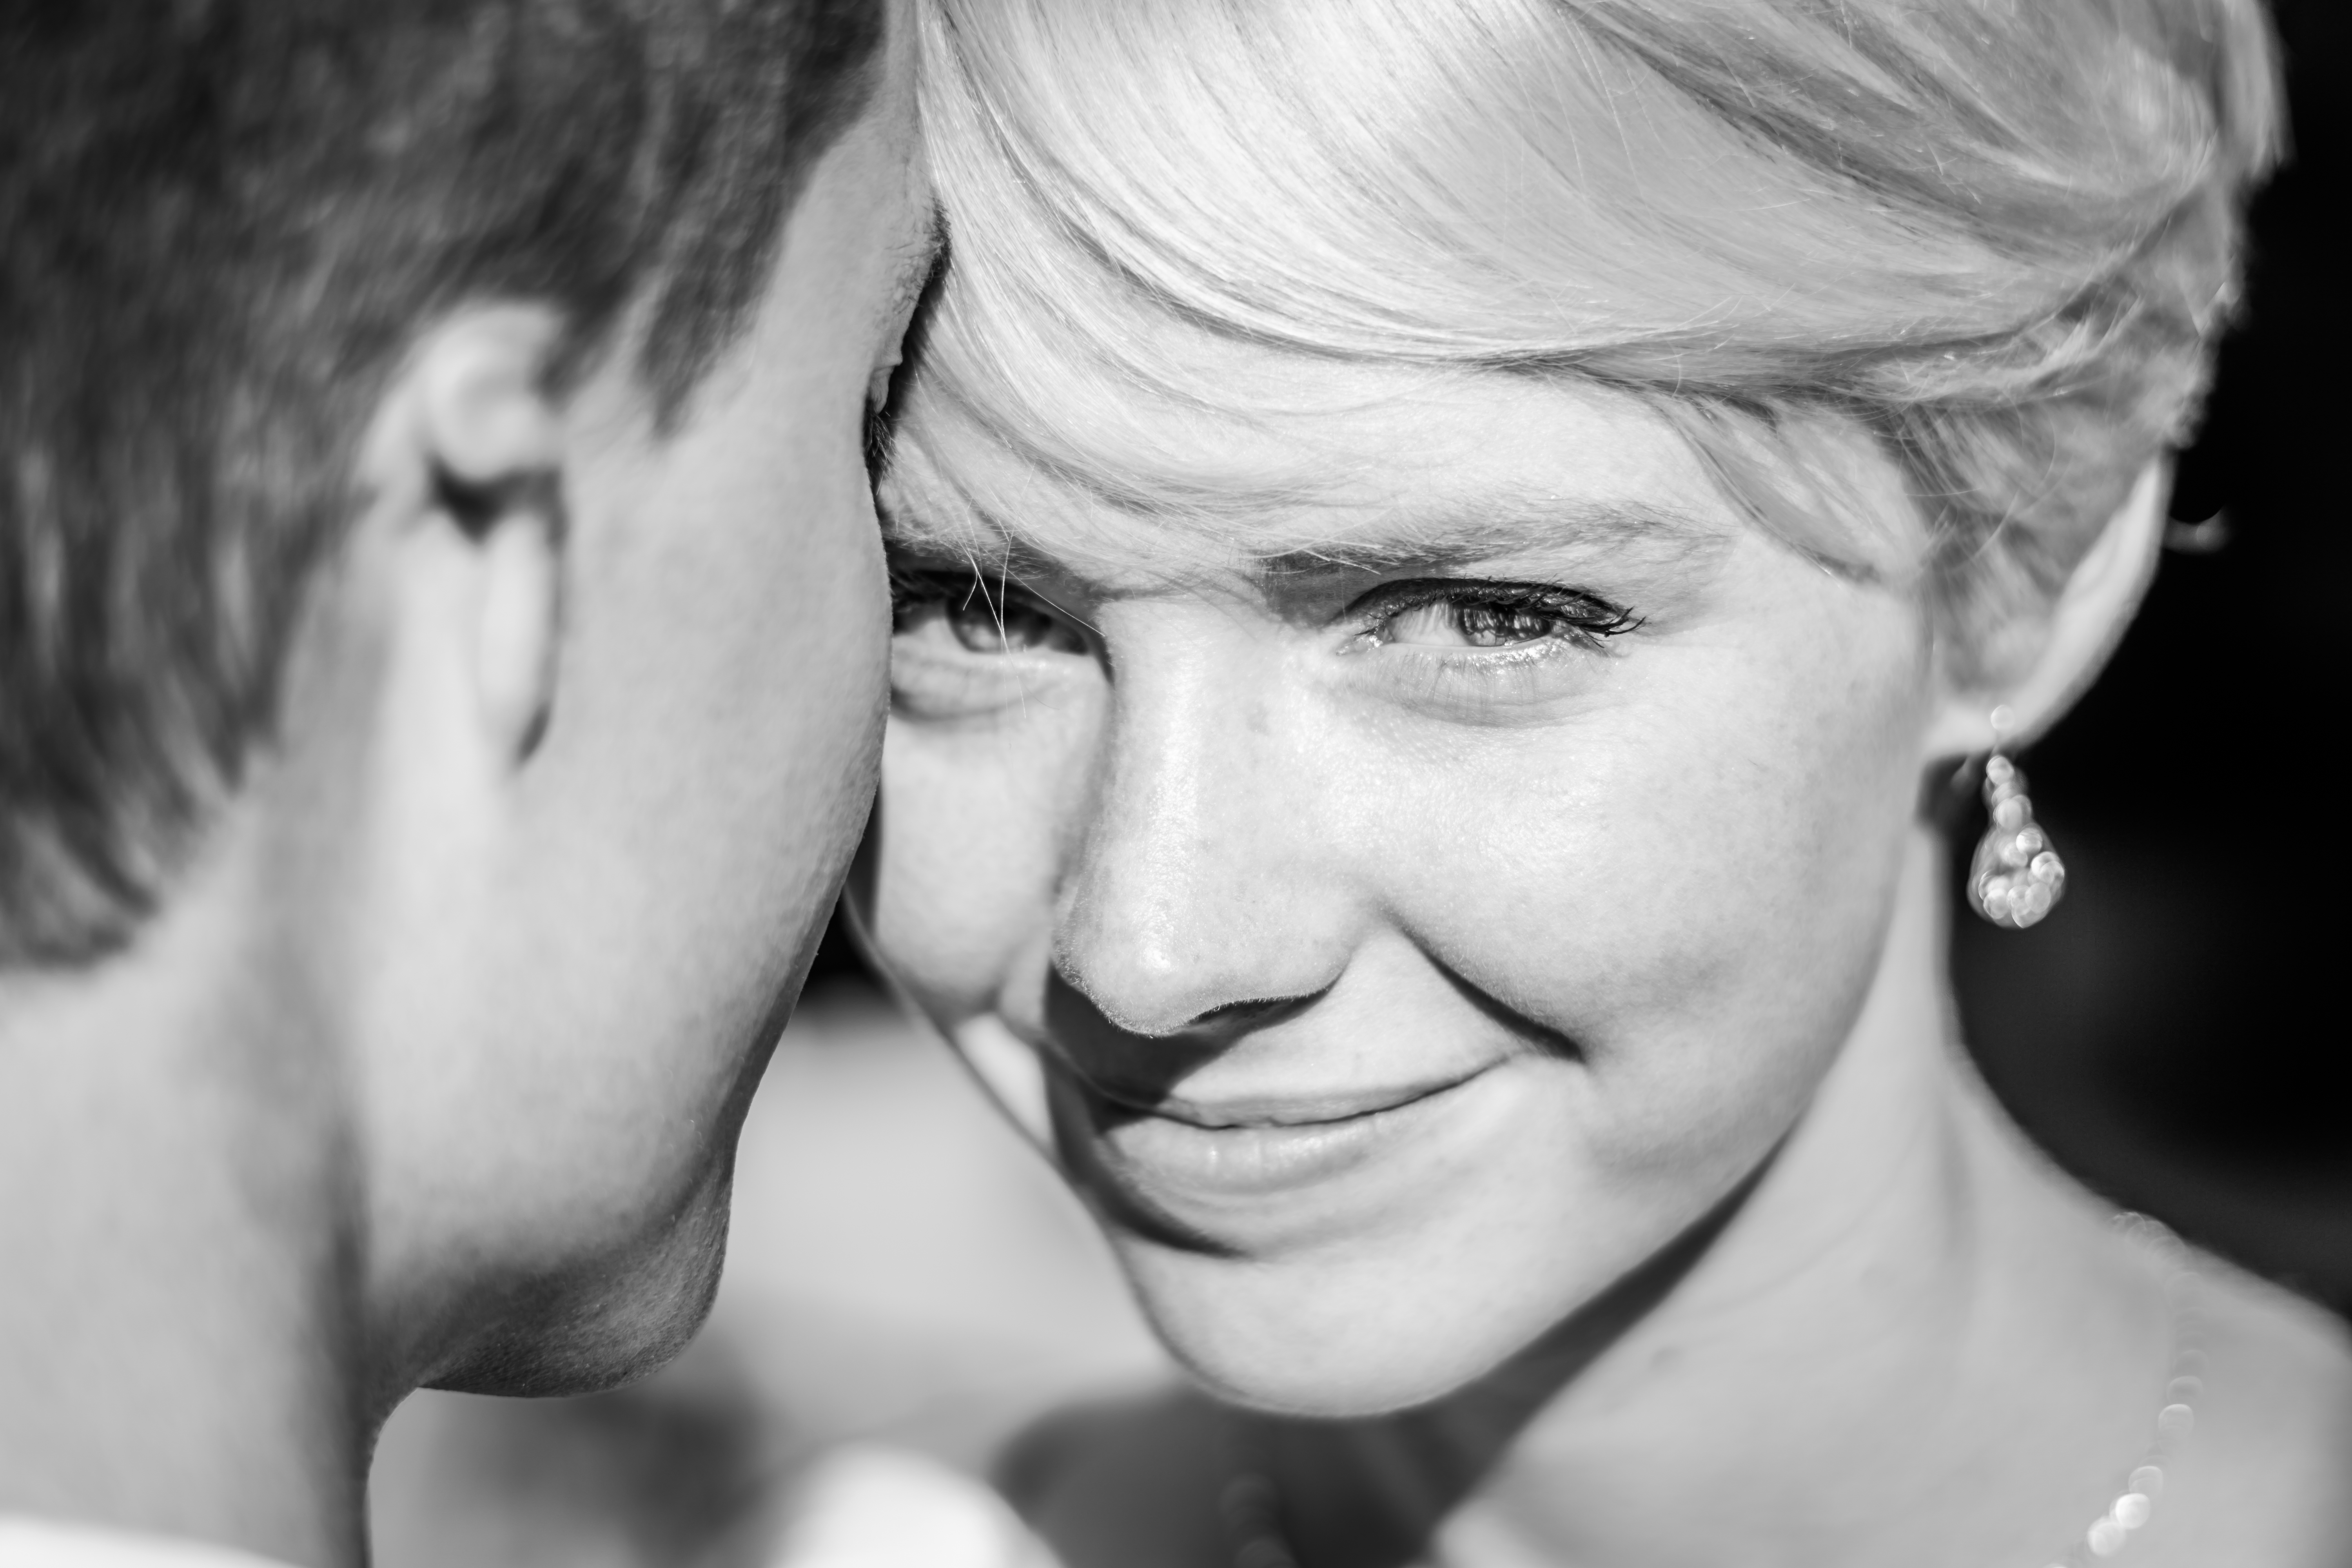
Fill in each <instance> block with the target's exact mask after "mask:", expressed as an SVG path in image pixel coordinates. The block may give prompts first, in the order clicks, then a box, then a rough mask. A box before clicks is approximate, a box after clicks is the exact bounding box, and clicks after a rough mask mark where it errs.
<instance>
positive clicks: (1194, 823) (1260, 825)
mask: <svg viewBox="0 0 2352 1568" xmlns="http://www.w3.org/2000/svg"><path fill="white" fill-rule="evenodd" d="M1188 617H1189V619H1188ZM1152 622H1153V624H1151V625H1150V626H1149V627H1148V632H1149V634H1150V635H1145V630H1146V628H1139V631H1138V635H1135V636H1133V637H1130V638H1128V639H1123V640H1125V641H1126V643H1127V646H1124V647H1120V646H1114V648H1113V653H1114V665H1113V668H1114V669H1115V670H1116V671H1117V672H1118V673H1117V676H1116V678H1115V679H1114V681H1113V686H1112V692H1111V700H1110V709H1109V719H1108V726H1107V729H1106V731H1105V732H1104V736H1103V741H1102V747H1103V750H1102V752H1101V754H1100V755H1099V757H1098V759H1097V771H1096V784H1095V788H1094V791H1093V795H1092V800H1091V809H1090V812H1089V815H1088V817H1087V822H1086V824H1085V826H1084V829H1083V831H1082V833H1081V834H1080V835H1079V836H1078V838H1077V842H1076V845H1075V847H1074V859H1073V861H1072V862H1071V864H1070V868H1069V871H1068V874H1067V876H1066V879H1065V882H1064V886H1063V891H1062V899H1061V902H1060V910H1059V918H1058V921H1057V930H1056V933H1055V968H1056V970H1057V971H1058V972H1059V973H1060V976H1061V978H1062V979H1063V980H1064V981H1065V982H1066V983H1067V984H1069V985H1070V986H1071V987H1072V988H1073V989H1075V990H1076V991H1077V992H1079V993H1080V994H1083V995H1084V997H1085V998H1086V1000H1087V1002H1088V1003H1089V1004H1091V1005H1092V1007H1093V1008H1094V1009H1095V1010H1097V1011H1099V1012H1100V1014H1101V1015H1102V1016H1103V1018H1104V1019H1105V1020H1106V1021H1107V1022H1108V1023H1109V1024H1111V1025H1114V1026H1117V1027H1118V1029H1120V1030H1121V1031H1124V1032H1126V1033H1128V1034H1130V1035H1140V1036H1156V1037H1166V1036H1171V1035H1177V1034H1182V1033H1192V1034H1202V1033H1207V1034H1218V1035H1229V1034H1231V1033H1234V1032H1236V1031H1238V1030H1242V1029H1246V1028H1248V1027H1249V1026H1251V1024H1252V1023H1253V1022H1255V1021H1258V1020H1260V1019H1261V1018H1262V1016H1264V1015H1265V1014H1266V1013H1267V1012H1268V1011H1269V1010H1274V1009H1279V1008H1281V1007H1284V1006H1286V1005H1291V1004H1295V1003H1297V1002H1298V1001H1299V1000H1301V999H1303V998H1307V997H1310V996H1313V995H1315V994H1318V993H1320V992H1322V991H1323V990H1325V989H1327V988H1328V986H1329V985H1330V984H1332V983H1333V982H1334V981H1335V980H1336V979H1338V977H1339V973H1340V971H1341V970H1342V969H1343V968H1344V967H1345V966H1346V963H1347V957H1348V953H1349V950H1350V948H1351V945H1352V942H1353V939H1354V936H1355V932H1354V930H1353V926H1354V923H1355V917H1354V911H1353V909H1352V900H1351V898H1350V890H1349V886H1348V883H1347V879H1346V877H1345V875H1344V867H1343V865H1342V864H1341V858H1340V857H1339V855H1338V854H1337V853H1336V846H1335V841H1334V839H1333V837H1332V836H1331V828H1332V826H1333V821H1332V812H1331V809H1330V808H1331V806H1332V805H1333V801H1332V800H1331V799H1330V798H1329V797H1328V792H1327V790H1326V788H1325V787H1324V785H1325V782H1326V780H1327V779H1328V773H1329V767H1328V764H1330V763H1332V761H1333V759H1332V758H1330V757H1328V755H1325V754H1323V753H1325V752H1328V742H1327V739H1326V736H1325V734H1324V732H1323V731H1322V730H1321V729H1320V728H1319V727H1318V724H1317V723H1316V722H1315V715H1314V712H1313V708H1312V705H1311V703H1309V702H1307V701H1306V700H1304V694H1303V693H1300V692H1298V691H1297V690H1295V689H1293V685H1292V683H1289V682H1286V681H1285V680H1284V679H1283V675H1282V657H1281V656H1282V649H1281V647H1280V645H1279V642H1278V640H1276V639H1277V637H1278V634H1268V635H1265V636H1263V637H1249V636H1244V635H1241V634H1239V633H1238V632H1237V631H1236V629H1235V628H1234V626H1233V625H1232V623H1231V621H1230V620H1229V619H1226V618H1225V617H1224V616H1222V615H1221V614H1219V612H1217V611H1216V610H1215V609H1213V608H1210V607H1204V606H1194V607H1192V609H1190V610H1189V611H1187V610H1178V609H1173V608H1163V613H1162V614H1160V615H1159V616H1155V617H1152Z"/></svg>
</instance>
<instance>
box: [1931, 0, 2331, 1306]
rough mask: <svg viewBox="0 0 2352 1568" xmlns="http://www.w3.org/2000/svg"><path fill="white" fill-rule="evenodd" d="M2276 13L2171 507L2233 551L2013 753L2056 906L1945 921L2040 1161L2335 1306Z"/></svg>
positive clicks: (2323, 582) (2318, 17)
mask: <svg viewBox="0 0 2352 1568" xmlns="http://www.w3.org/2000/svg"><path fill="white" fill-rule="evenodd" d="M2273 16H2275V17H2276V18H2277V21H2278V26H2279V31H2280V33H2281V35H2282V37H2284V41H2285V44H2286V51H2287V69H2288V85H2287V90H2288V98H2289V101H2290V103H2291V104H2292V106H2293V110H2294V146H2293V149H2292V161H2291V162H2290V163H2288V164H2287V166H2286V168H2285V169H2284V171H2283V172H2282V174H2280V175H2279V177H2278V178H2277V179H2276V180H2275V181H2274V182H2273V184H2271V186H2270V187H2269V188H2268V189H2267V190H2266V191H2265V192H2264V193H2263V195H2262V196H2261V197H2259V198H2258V199H2257V201H2256V204H2255V206H2254V209H2253V235H2252V269H2251V275H2250V278H2249V280H2248V282H2249V287H2248V291H2247V300H2246V310H2245V315H2244V320H2243V321H2242V325H2241V326H2240V327H2239V329H2238V331H2236V332H2235V333H2234V334H2233V335H2232V336H2231V338H2230V339H2229V340H2228V342H2226V343H2225V344H2224V346H2223V349H2222V353H2221V374H2220V379H2219V381H2218V383H2217V384H2216V387H2215V391H2214V397H2213V401H2212V404H2211V405H2210V409H2209V411H2208V415H2207V418H2206V423H2205V426H2204V429H2203V431H2202V433H2201V435H2200V437H2199V439H2198V442H2197V445H2196V446H2195V447H2194V448H2193V449H2191V450H2190V451H2189V452H2188V453H2186V454H2185V455H2184V456H2183V458H2182V459H2181V463H2180V468H2179V479H2178V482H2177V485H2176V488H2175V492H2174V498H2173V509H2172V510H2173V516H2175V517H2176V518H2179V519H2182V520H2184V521H2202V520H2204V519H2206V518H2209V517H2211V516H2213V515H2214V514H2216V513H2220V514H2221V516H2222V518H2223V519H2224V521H2225V525H2226V531H2227V542H2226V543H2224V544H2223V545H2222V546H2221V548H2220V549H2219V550H2217V551H2213V552H2210V553H2201V552H2188V551H2180V550H2174V551H2168V552H2167V553H2166V556H2165V560H2164V563H2163V566H2162V568H2161V569H2160V570H2159V572H2158V575H2157V580H2156V584H2155V586H2154V588H2153V589H2152V590H2151V591H2150V593H2149V595H2148V598H2147V604H2146V605H2145V606H2144V607H2143V608H2142V609H2141V611H2140V615H2139V618H2138V620H2137V622H2136V623H2135V625H2134V626H2133V627H2132V630H2131V632H2130V634H2129V636H2128V637H2126V639H2125V641H2124V644H2123V646H2122V647H2121V648H2120V649H2119V650H2118V651H2117V653H2116V659H2115V662H2114V664H2113V665H2112V666H2111V667H2110V668H2109V669H2108V671H2107V673H2106V674H2105V677H2104V678H2102V679H2101V680H2100V682H2099V684H2098V685H2097V686H2096V687H2095V688H2093V689H2092V690H2091V692H2090V694H2089V695H2088V696H2087V697H2086V698H2085V699H2084V701H2083V703H2082V705H2081V707H2080V708H2078V709H2077V710H2075V711H2074V714H2073V715H2071V716H2070V717H2069V718H2068V719H2067V720H2066V721H2065V722H2064V723H2063V725H2061V726H2060V727H2059V728H2058V730H2057V731H2055V732H2053V734H2052V735H2051V736H2050V737H2049V738H2048V739H2047V740H2046V741H2044V742H2042V743H2041V744H2040V745H2038V746H2036V747H2035V748H2034V749H2033V751H2032V753H2031V754H2030V755H2029V756H2027V757H2026V758H2025V759H2024V761H2025V765H2026V768H2027V771H2028V772H2029V773H2031V775H2032V786H2033V789H2032V793H2033V799H2034V804H2035V807H2036V816H2038V818H2039V819H2040V820H2041V821H2042V822H2043V823H2044V824H2045V825H2047V826H2048V827H2049V828H2050V831H2051V835H2052V837H2053V840H2054V841H2055V842H2056V844H2057V847H2058V848H2059V850H2060V852H2061V853H2062V854H2063V855H2064V857H2065V858H2066V864H2067V868H2068V882H2067V895H2066V902H2065V903H2064V904H2063V905H2062V906H2061V907H2060V908H2059V910H2057V911H2056V912H2055V913H2053V915H2052V916H2051V917H2050V919H2049V920H2048V921H2046V922H2044V923H2043V924H2042V925H2041V926H2038V927H2035V928H2034V929H2033V930H2032V931H1997V930H1995V929H1993V928H1992V927H1990V926H1988V925H1986V924H1984V923H1983V922H1982V921H1978V920H1977V919H1975V918H1974V917H1973V916H1972V915H1970V914H1969V913H1967V912H1966V911H1965V910H1960V909H1959V908H1958V906H1957V904H1956V906H1955V910H1954V914H1953V919H1954V921H1955V931H1956V938H1957V940H1956V942H1955V952H1954V962H1955V966H1956V973H1957V978H1958V984H1959V996H1960V1014H1961V1019H1962V1022H1963V1025H1964V1027H1965V1029H1966V1031H1967V1036H1968V1038H1969V1045H1970V1047H1971V1049H1972V1050H1973V1051H1974V1052H1975V1054H1976V1057H1977V1059H1978V1061H1979V1063H1980V1064H1981V1065H1982V1067H1983V1068H1984V1071H1985V1074H1986V1076H1987V1078H1988V1079H1990V1081H1991V1083H1992V1085H1993V1087H1994V1089H1996V1091H1998V1092H1999V1093H2000V1096H2001V1098H2002V1099H2003V1100H2005V1101H2007V1102H2008V1104H2009V1106H2010V1109H2011V1111H2012V1112H2014V1113H2015V1114H2016V1115H2017V1117H2018V1118H2019V1120H2020V1121H2022V1122H2023V1123H2024V1124H2025V1126H2026V1128H2027V1129H2028V1130H2029V1131H2032V1133H2033V1135H2034V1136H2035V1138H2036V1139H2037V1140H2038V1141H2040V1142H2042V1145H2043V1146H2044V1147H2046V1148H2048V1149H2050V1150H2051V1151H2053V1152H2054V1153H2056V1154H2057V1155H2058V1157H2059V1159H2060V1161H2061V1162H2062V1163H2064V1164H2065V1165H2067V1166H2068V1167H2069V1168H2071V1169H2072V1170H2074V1172H2075V1173H2077V1174H2078V1175H2080V1176H2082V1177H2084V1179H2085V1180H2087V1181H2088V1182H2089V1183H2090V1184H2092V1185H2094V1186H2095V1187H2097V1188H2099V1189H2100V1190H2101V1191H2103V1192H2105V1193H2106V1194H2109V1195H2111V1196H2113V1197H2115V1198H2116V1199H2118V1200H2119V1201H2122V1202H2124V1203H2126V1204H2129V1205H2133V1206H2135V1207H2139V1208H2144V1209H2146V1210H2147V1211H2148V1212H2149V1213H2152V1214H2155V1215H2158V1216H2159V1217H2160V1218H2163V1219H2165V1220H2167V1221H2168V1222H2170V1223H2171V1224H2172V1225H2173V1226H2175V1227H2176V1228H2178V1229H2179V1230H2180V1231H2182V1232H2183V1233H2185V1234H2186V1235H2188V1236H2189V1237H2191V1238H2192V1239H2195V1240H2198V1241H2200V1242H2202V1243H2204V1244H2206V1245H2208V1246H2210V1247H2213V1248H2215V1249H2216V1250H2217V1251H2220V1252H2221V1253H2222V1254H2224V1255H2225V1256H2229V1257H2231V1258H2236V1259H2238V1260H2239V1261H2241V1262H2242V1263H2245V1264H2246V1265H2248V1266H2249V1267H2252V1268H2256V1269H2258V1270H2260V1271H2261V1272H2263V1273H2265V1274H2269V1275H2272V1276H2273V1277H2276V1278H2282V1279H2289V1280H2291V1281H2292V1282H2294V1283H2297V1284H2299V1285H2300V1286H2301V1287H2302V1288H2304V1289H2306V1290H2308V1291H2310V1292H2311V1293H2313V1294H2315V1295H2317V1296H2319V1297H2321V1298H2322V1299H2324V1300H2327V1301H2329V1302H2330V1303H2331V1304H2332V1305H2334V1306H2335V1307H2336V1308H2337V1309H2338V1310H2344V1311H2347V1312H2352V1030H2347V1027H2346V1026H2345V1024H2344V1021H2343V1020H2344V1015H2345V1011H2346V1008H2347V1001H2352V998H2347V982H2352V973H2347V970H2344V969H2338V968H2337V967H2336V965H2337V964H2338V963H2342V962H2343V959H2344V946H2345V935H2346V922H2345V919H2344V914H2343V910H2344V906H2345V902H2346V899H2347V893H2352V880H2347V872H2352V858H2347V854H2346V819H2345V813H2344V809H2343V794H2344V784H2343V774H2342V768H2341V764H2340V763H2339V762H2338V760H2337V759H2338V758H2339V757H2340V756H2341V755H2342V754H2343V753H2342V752H2339V751H2338V748H2339V747H2341V746H2343V745H2344V743H2345V742H2344V740H2343V737H2342V731H2344V729H2345V727H2346V720H2347V706H2348V705H2347V702H2346V692H2347V683H2348V682H2352V658H2347V641H2352V616H2347V614H2346V611H2345V608H2344V606H2345V604H2346V600H2347V587H2352V533H2347V528H2346V516H2345V513H2346V510H2347V509H2346V506H2345V491H2344V485H2345V479H2346V473H2345V468H2346V464H2345V461H2344V453H2345V452H2346V449H2347V446H2352V426H2347V418H2346V415H2347V400H2346V398H2345V396H2344V394H2343V391H2342V385H2343V377H2344V369H2343V366H2344V364H2345V357H2344V356H2345V349H2346V343H2345V338H2346V333H2345V331H2344V323H2345V318H2346V314H2347V298H2346V281H2347V268H2346V267H2345V265H2344V262H2343V260H2342V257H2343V255H2344V241H2343V240H2342V238H2341V237H2340V234H2339V237H2337V238H2336V239H2335V240H2329V239H2328V238H2327V237H2326V236H2327V235H2328V234H2329V233H2330V232H2336V231H2335V229H2334V223H2335V222H2340V221H2342V219H2341V217H2340V216H2338V217H2337V218H2336V219H2335V220H2334V221H2331V218H2330V215H2331V214H2332V213H2336V212H2337V211H2338V209H2339V208H2341V207H2342V206H2343V205H2344V195H2345V172H2346V158H2345V151H2346V138H2345V130H2346V112H2345V99H2346V91H2347V84H2346V81H2345V76H2346V71H2347V67H2352V53H2347V43H2352V26H2347V23H2352V5H2347V4H2346V3H2345V0H2281V3H2278V4H2274V5H2273ZM1982 823H1983V819H1982V816H1981V814H1980V813H1979V815H1978V816H1975V817H1974V818H1973V819H1972V820H1971V821H1970V823H1969V827H1968V830H1967V832H1968V835H1969V836H1970V837H1972V836H1973V834H1974V833H1976V832H1978V831H1980V830H1981V827H1982ZM1970 847H1971V845H1970V844H1969V843H1968V842H1962V843H1958V844H1956V845H1955V853H1956V866H1957V865H1958V863H1959V858H1963V857H1965V856H1966V854H1967V853H1968V851H1969V848H1970ZM1957 881H1958V879H1957V877H1956V878H1955V884H1956V885H1957Z"/></svg>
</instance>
